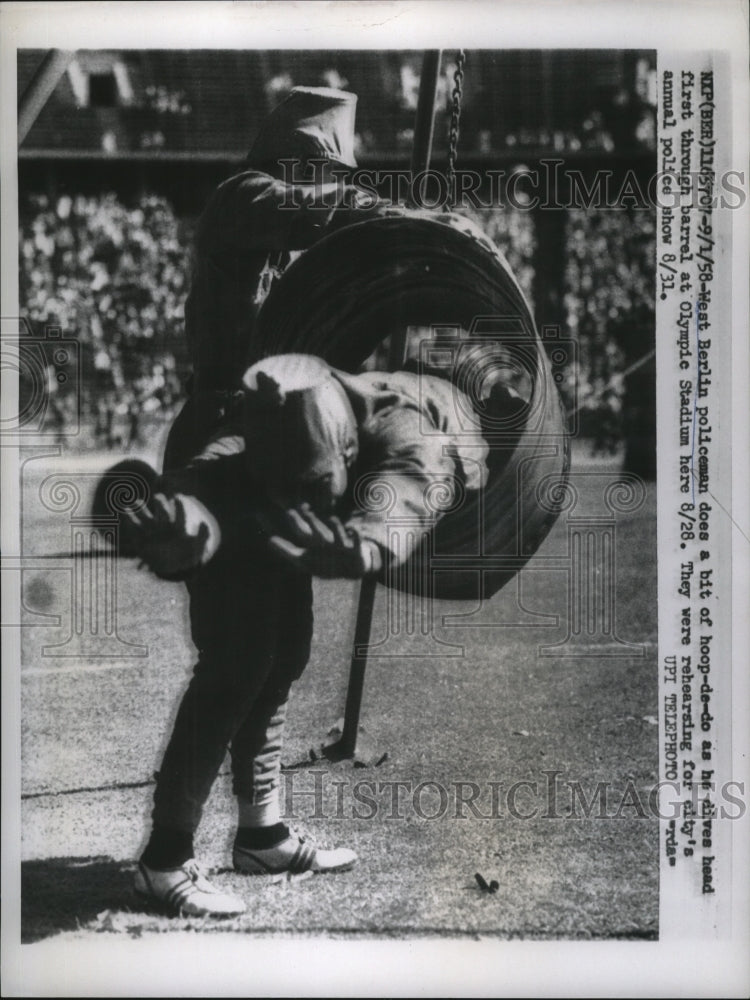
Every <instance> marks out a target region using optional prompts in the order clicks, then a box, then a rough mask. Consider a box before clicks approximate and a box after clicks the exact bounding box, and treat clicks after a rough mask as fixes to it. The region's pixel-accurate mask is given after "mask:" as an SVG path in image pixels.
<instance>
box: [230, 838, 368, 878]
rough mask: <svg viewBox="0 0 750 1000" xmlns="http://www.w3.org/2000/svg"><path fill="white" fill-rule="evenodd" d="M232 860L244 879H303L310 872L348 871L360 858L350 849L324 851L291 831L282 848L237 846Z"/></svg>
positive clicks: (280, 846)
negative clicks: (288, 876) (283, 875)
mask: <svg viewBox="0 0 750 1000" xmlns="http://www.w3.org/2000/svg"><path fill="white" fill-rule="evenodd" d="M232 860H233V862H234V867H235V870H236V871H238V872H243V874H245V875H278V874H280V873H281V872H289V873H290V874H292V875H300V874H301V873H302V872H307V871H309V872H313V873H319V874H321V875H324V874H327V873H329V872H346V871H349V869H350V868H352V867H353V866H354V863H355V862H356V860H357V855H356V854H355V853H354V851H351V850H349V848H348V847H337V848H334V849H333V850H331V851H329V850H324V849H323V848H320V847H316V846H315V845H314V844H311V843H309V842H308V841H307V840H306V839H305V838H304V837H301V836H299V834H297V833H294V831H292V832H291V833H290V834H289V836H288V837H286V838H285V839H284V840H282V841H281V843H280V844H276V845H275V846H274V847H267V848H265V849H263V850H250V849H249V848H247V847H241V846H240V845H239V844H237V843H235V845H234V850H233V851H232Z"/></svg>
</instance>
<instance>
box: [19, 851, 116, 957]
mask: <svg viewBox="0 0 750 1000" xmlns="http://www.w3.org/2000/svg"><path fill="white" fill-rule="evenodd" d="M132 902H133V866H132V864H129V863H128V862H125V861H114V860H113V859H112V858H109V857H106V856H101V855H100V856H97V857H90V858H45V859H44V860H39V861H24V862H23V863H22V864H21V943H22V944H29V943H30V942H32V941H40V940H42V939H43V938H46V937H51V936H52V935H54V934H60V933H62V932H63V931H74V930H77V929H78V928H79V927H82V926H84V925H86V924H88V923H89V922H90V921H92V920H94V919H95V918H96V916H97V914H99V913H101V911H102V910H109V909H113V908H116V909H118V910H120V909H126V908H128V907H129V906H130V905H131V904H132Z"/></svg>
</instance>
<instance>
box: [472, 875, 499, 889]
mask: <svg viewBox="0 0 750 1000" xmlns="http://www.w3.org/2000/svg"><path fill="white" fill-rule="evenodd" d="M474 878H475V879H476V880H477V885H478V886H479V888H480V889H481V890H482V892H489V893H495V892H497V890H498V889H499V888H500V883H499V882H498V881H497V879H494V878H493V879H492V881H491V882H489V883H488V882H487V880H486V879H485V878H484V876H483V875H480V874H479V872H476V873H475V874H474Z"/></svg>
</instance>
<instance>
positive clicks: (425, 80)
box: [411, 49, 442, 200]
mask: <svg viewBox="0 0 750 1000" xmlns="http://www.w3.org/2000/svg"><path fill="white" fill-rule="evenodd" d="M441 55H442V52H441V50H440V49H430V50H429V51H427V52H425V54H424V56H423V58H422V75H421V77H420V78H419V98H418V100H417V117H416V120H415V122H414V147H413V149H412V154H411V179H412V185H411V186H412V191H411V194H412V200H413V197H414V190H413V184H414V178H415V177H417V176H418V175H419V174H421V173H422V172H423V171H425V170H429V168H430V160H431V158H432V137H433V133H434V131H435V98H436V96H437V85H438V77H439V76H440V57H441Z"/></svg>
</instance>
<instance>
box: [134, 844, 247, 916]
mask: <svg viewBox="0 0 750 1000" xmlns="http://www.w3.org/2000/svg"><path fill="white" fill-rule="evenodd" d="M135 894H136V896H138V898H139V899H142V900H143V901H144V902H147V903H150V904H151V905H153V906H156V907H157V908H159V909H161V910H163V911H164V912H166V913H168V914H169V915H171V916H189V917H236V916H238V915H239V914H240V913H244V912H245V910H246V909H247V907H246V906H245V904H244V903H243V901H242V900H241V899H239V898H238V897H237V896H231V895H230V894H229V893H227V892H224V891H223V890H221V889H218V888H217V887H216V886H215V885H213V884H212V883H211V882H209V880H208V878H207V877H206V872H205V870H204V869H203V868H202V866H201V865H199V864H198V862H197V861H196V860H195V859H194V858H191V859H190V860H189V861H186V862H185V863H184V864H183V865H180V867H179V868H171V869H169V870H168V871H156V870H155V869H153V868H149V867H147V866H146V865H144V864H143V862H142V861H141V862H139V864H138V870H137V871H136V873H135Z"/></svg>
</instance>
